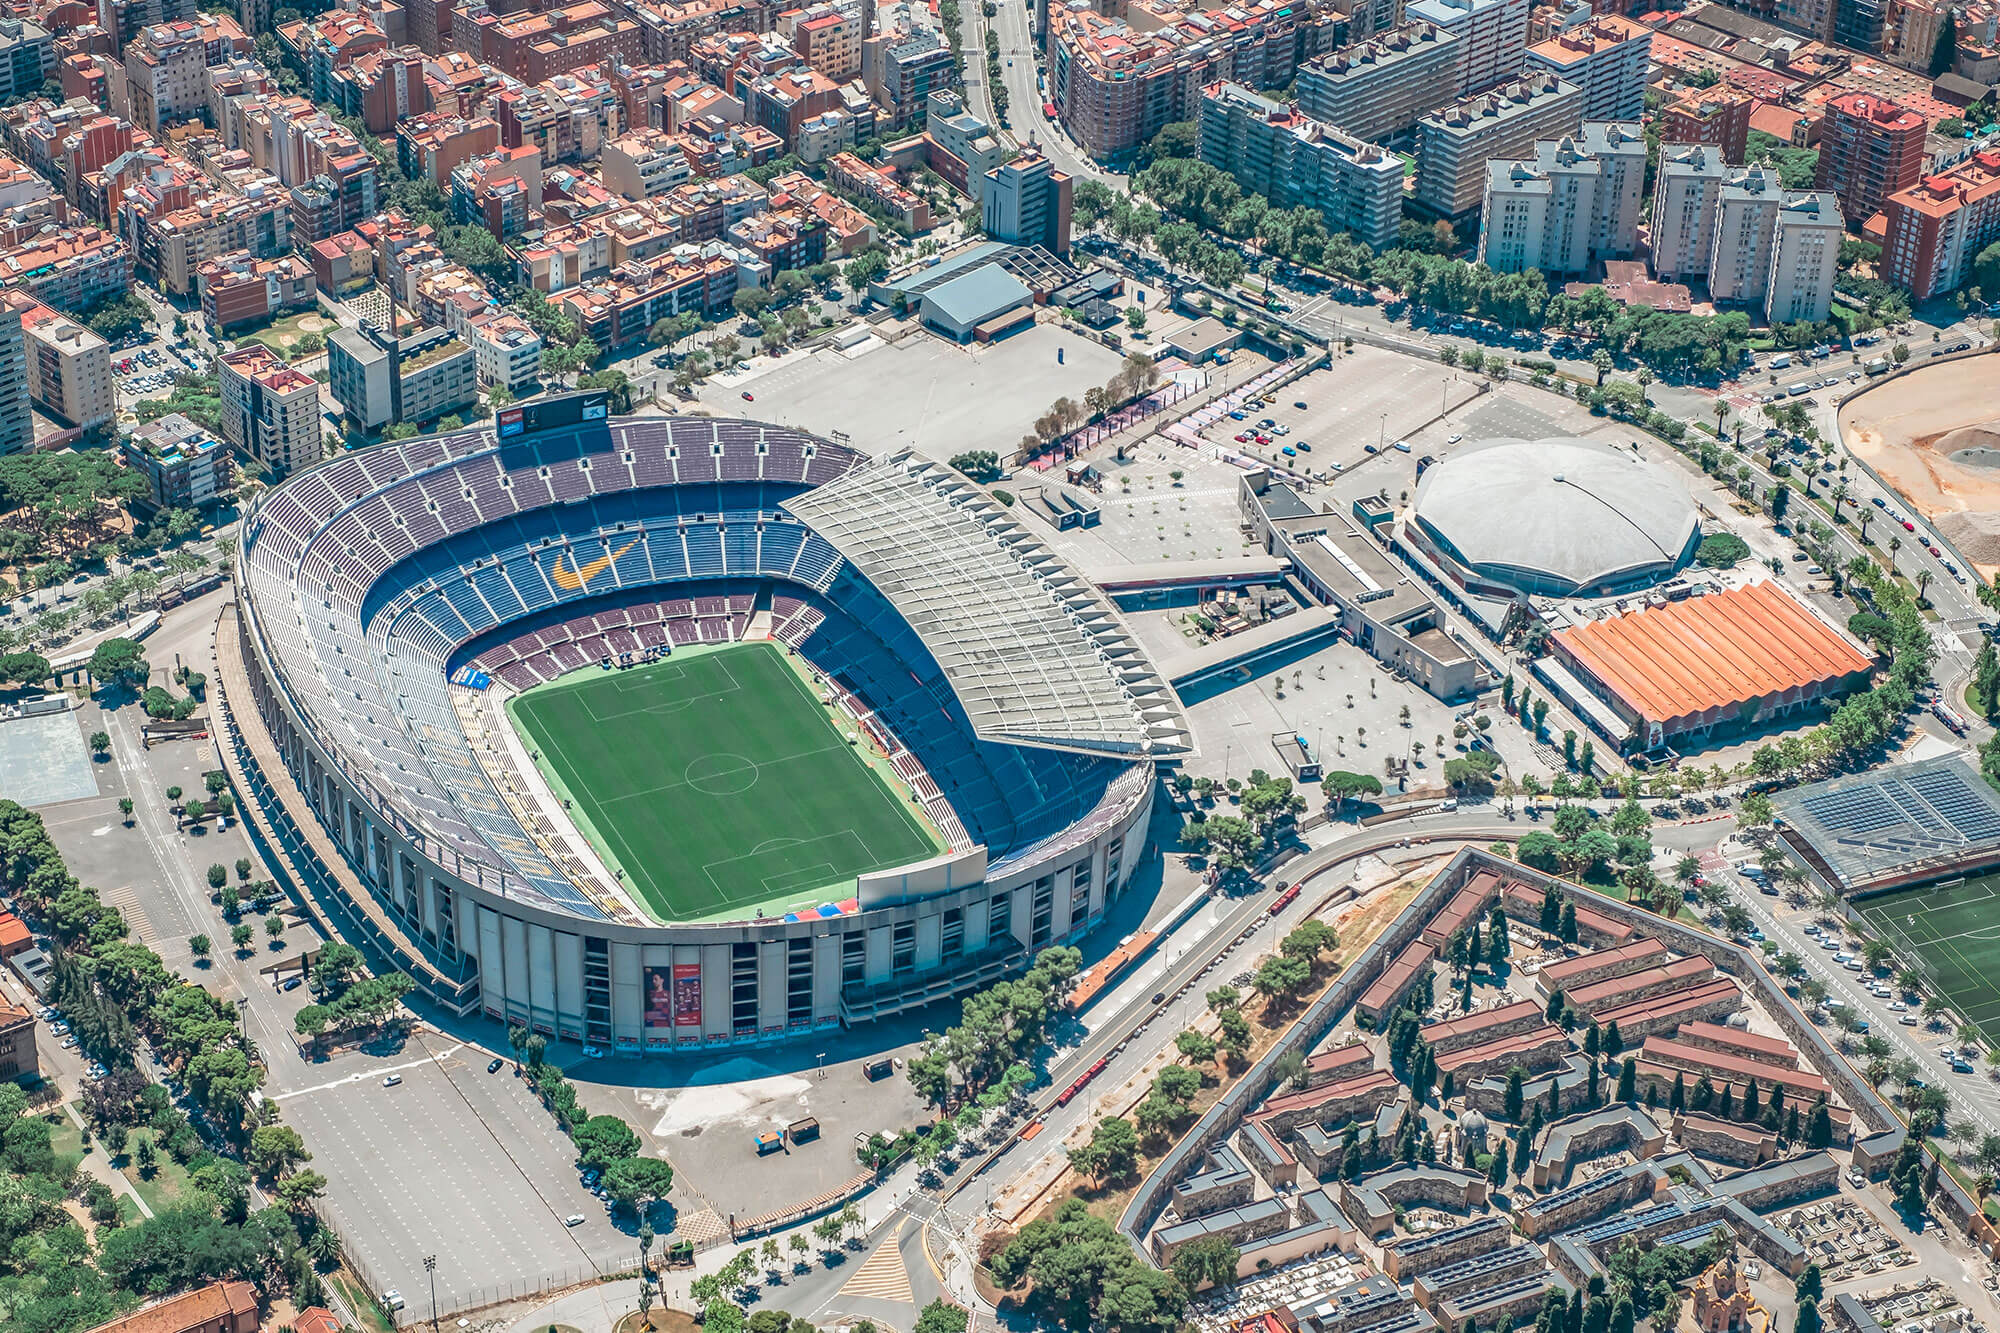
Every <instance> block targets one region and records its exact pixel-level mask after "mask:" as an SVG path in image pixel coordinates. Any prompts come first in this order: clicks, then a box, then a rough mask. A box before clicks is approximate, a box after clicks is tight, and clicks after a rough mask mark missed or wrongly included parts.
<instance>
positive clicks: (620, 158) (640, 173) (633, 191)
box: [598, 129, 694, 199]
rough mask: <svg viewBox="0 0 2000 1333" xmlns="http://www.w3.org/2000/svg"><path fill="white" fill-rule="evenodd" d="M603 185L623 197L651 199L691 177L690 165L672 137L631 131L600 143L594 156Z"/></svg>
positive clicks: (658, 133) (689, 179)
mask: <svg viewBox="0 0 2000 1333" xmlns="http://www.w3.org/2000/svg"><path fill="white" fill-rule="evenodd" d="M598 169H599V172H600V174H601V177H602V179H603V181H604V188H605V189H607V190H610V191H612V192H613V193H614V194H617V195H620V196H622V197H623V198H626V199H653V198H657V197H658V196H660V195H663V194H665V193H667V192H668V191H669V190H672V189H674V188H676V187H677V186H681V185H685V184H687V183H688V182H689V181H691V180H693V179H694V167H693V165H692V164H690V163H689V161H688V158H687V155H686V154H685V153H683V152H682V151H681V149H680V145H679V144H678V143H677V142H676V141H675V139H674V137H673V136H672V135H670V134H667V133H665V132H664V131H661V130H654V129H641V130H633V131H632V132H631V133H629V134H622V135H620V136H619V137H618V138H616V139H613V140H612V141H611V142H610V143H608V144H606V145H604V152H603V154H602V155H601V156H600V157H599V158H598Z"/></svg>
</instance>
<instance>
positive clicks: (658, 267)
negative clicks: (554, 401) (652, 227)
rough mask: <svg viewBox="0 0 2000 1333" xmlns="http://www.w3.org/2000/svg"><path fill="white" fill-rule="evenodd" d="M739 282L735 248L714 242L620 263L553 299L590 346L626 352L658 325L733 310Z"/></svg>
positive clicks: (680, 247)
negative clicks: (671, 318)
mask: <svg viewBox="0 0 2000 1333" xmlns="http://www.w3.org/2000/svg"><path fill="white" fill-rule="evenodd" d="M740 277H741V270H740V267H739V259H738V256H737V253H736V251H735V250H734V248H733V247H731V246H728V245H725V244H722V243H719V242H712V243H709V244H706V245H681V246H675V247H674V248H673V249H672V250H671V251H669V252H668V253H665V254H660V255H655V256H654V257H652V258H650V259H643V260H633V261H631V262H629V263H625V264H620V265H618V266H617V267H616V268H614V269H612V270H611V272H609V273H608V274H606V275H605V276H603V277H601V278H591V279H587V280H585V281H583V282H581V283H578V284H577V285H575V286H573V287H569V288H566V289H565V290H563V291H562V292H561V293H560V294H559V295H557V296H556V297H555V298H554V299H555V300H556V301H557V302H558V303H560V304H561V305H562V307H563V309H564V311H565V312H566V313H567V314H569V315H570V317H571V318H573V319H575V320H576V322H577V326H578V327H579V328H581V329H582V330H583V332H584V334H585V336H587V337H588V338H589V339H590V340H591V341H592V342H594V343H596V344H597V345H598V346H599V347H602V348H604V349H605V350H607V351H622V350H623V349H625V348H628V347H634V346H637V345H638V344H640V343H643V342H644V341H645V340H646V334H647V331H648V330H650V329H651V328H652V327H653V325H654V324H655V323H657V322H658V321H660V320H662V319H666V318H668V317H669V316H672V315H677V314H680V313H681V312H682V311H684V310H692V311H696V312H698V313H701V314H704V315H708V316H714V315H716V314H718V313H720V312H721V311H724V310H727V309H728V308H729V305H730V302H731V301H732V300H733V299H734V298H735V296H736V291H737V286H738V282H739V280H740Z"/></svg>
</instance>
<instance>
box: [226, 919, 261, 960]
mask: <svg viewBox="0 0 2000 1333" xmlns="http://www.w3.org/2000/svg"><path fill="white" fill-rule="evenodd" d="M256 936H257V932H256V930H255V929H254V928H253V927H252V926H251V925H250V923H249V922H247V921H239V922H237V923H236V924H235V925H234V926H232V927H230V930H229V942H230V943H231V944H234V945H235V946H236V949H237V952H239V953H241V952H242V951H243V950H245V949H247V948H249V947H250V941H251V940H253V939H255V938H256Z"/></svg>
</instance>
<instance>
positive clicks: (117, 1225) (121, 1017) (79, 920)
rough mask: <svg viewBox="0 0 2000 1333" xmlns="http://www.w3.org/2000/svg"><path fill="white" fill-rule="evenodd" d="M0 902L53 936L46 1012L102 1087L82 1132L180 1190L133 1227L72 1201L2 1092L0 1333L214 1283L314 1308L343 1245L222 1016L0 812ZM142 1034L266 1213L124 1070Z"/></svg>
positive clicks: (191, 1129) (3, 806) (93, 1090)
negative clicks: (89, 1229)
mask: <svg viewBox="0 0 2000 1333" xmlns="http://www.w3.org/2000/svg"><path fill="white" fill-rule="evenodd" d="M0 888H4V889H5V890H6V891H7V892H8V893H10V894H11V895H12V896H13V898H14V901H15V904H16V906H17V907H18V908H19V909H20V910H21V911H22V912H23V913H24V914H25V915H27V916H28V917H30V918H31V919H32V920H33V921H34V922H35V923H36V924H37V925H38V926H40V927H41V928H42V930H43V931H45V932H46V933H47V935H48V936H49V938H50V940H51V942H52V944H53V952H54V955H55V956H54V968H53V977H52V981H51V988H50V997H51V999H52V1000H53V1002H54V1003H56V1004H57V1005H59V1006H60V1007H61V1008H62V1009H63V1011H64V1014H65V1016H66V1018H67V1019H68V1021H69V1023H70V1028H71V1031H72V1032H73V1033H74V1034H75V1036H76V1037H77V1039H78V1042H79V1044H80V1045H81V1046H82V1048H83V1049H84V1050H86V1051H88V1052H89V1053H90V1054H92V1055H93V1056H95V1057H96V1058H97V1059H99V1060H101V1061H102V1062H103V1063H104V1064H105V1065H106V1066H107V1067H108V1068H109V1070H110V1073H109V1074H108V1076H107V1077H105V1078H103V1079H100V1080H95V1081H93V1082H91V1083H89V1084H87V1085H85V1087H84V1089H83V1091H82V1096H81V1104H82V1111H83V1113H84V1115H85V1117H86V1124H87V1125H88V1126H89V1128H90V1129H91V1130H92V1131H93V1132H94V1133H96V1134H98V1135H100V1136H102V1139H103V1141H104V1143H105V1144H106V1146H107V1147H108V1148H110V1150H111V1151H113V1152H114V1153H122V1152H124V1151H125V1150H126V1148H127V1147H128V1146H130V1147H131V1149H132V1151H133V1152H134V1153H135V1155H136V1159H137V1164H138V1166H139V1169H140V1171H141V1173H142V1174H146V1173H150V1172H152V1171H154V1170H157V1169H158V1167H159V1164H160V1158H161V1154H162V1153H164V1154H166V1155H168V1156H170V1157H171V1158H172V1159H173V1161H174V1162H176V1163H178V1164H179V1165H180V1167H181V1168H183V1169H184V1171H185V1172H186V1175H187V1177H188V1180H189V1182H190V1188H188V1189H185V1190H184V1191H183V1192H182V1193H181V1194H180V1195H179V1196H178V1197H177V1198H176V1199H175V1201H174V1203H173V1204H172V1205H171V1206H170V1207H168V1208H165V1209H162V1210H161V1211H159V1212H158V1213H157V1215H156V1216H154V1217H152V1218H150V1219H148V1220H146V1221H143V1222H131V1221H130V1220H129V1219H128V1218H126V1216H125V1215H124V1214H123V1213H122V1211H121V1209H120V1206H119V1203H118V1201H117V1200H116V1199H115V1198H114V1197H112V1196H111V1195H110V1194H109V1191H106V1190H103V1189H102V1188H101V1187H96V1188H93V1187H89V1186H84V1185H83V1184H82V1182H81V1180H80V1177H79V1176H78V1175H77V1173H76V1169H75V1167H76V1162H75V1159H74V1158H68V1159H59V1158H57V1157H56V1156H55V1155H54V1153H53V1151H52V1149H51V1141H50V1137H49V1121H47V1120H45V1119H43V1118H40V1117H35V1116H30V1115H28V1114H26V1103H25V1098H24V1097H23V1096H22V1094H21V1091H20V1089H19V1088H17V1087H15V1086H13V1085H11V1084H6V1085H0V1155H4V1158H5V1167H6V1170H7V1173H8V1175H9V1177H10V1180H9V1182H8V1184H9V1186H10V1187H9V1188H7V1189H5V1190H0V1194H4V1196H5V1197H7V1198H10V1199H12V1200H13V1201H14V1204H13V1205H9V1206H6V1207H0V1251H4V1252H5V1253H7V1254H8V1255H10V1256H11V1259H10V1262H9V1264H8V1265H7V1266H6V1269H5V1271H4V1273H0V1307H4V1308H6V1309H7V1311H8V1321H9V1327H18V1328H22V1329H29V1330H37V1331H38V1333H70V1331H71V1330H76V1329H81V1328H86V1327H89V1326H92V1325H95V1324H97V1323H101V1322H103V1321H104V1320H106V1319H108V1318H110V1317H112V1316H113V1315H115V1314H117V1313H118V1312H119V1311H121V1310H123V1309H125V1308H129V1307H130V1306H132V1305H134V1304H136V1303H138V1301H139V1300H140V1299H141V1298H142V1297H153V1296H157V1295H160V1294H164V1293H167V1292H171V1291H176V1290H180V1289H182V1288H185V1287H187V1286H191V1285H194V1284H198V1283H201V1282H206V1281H214V1280H217V1279H224V1278H246V1279H249V1280H251V1281H253V1282H255V1283H257V1284H258V1286H259V1287H260V1289H261V1290H263V1291H264V1292H266V1293H267V1294H268V1293H272V1292H276V1291H289V1292H290V1294H291V1295H292V1296H293V1298H294V1300H295V1302H296V1303H298V1304H301V1305H304V1304H310V1303H314V1302H317V1301H322V1300H324V1293H323V1291H322V1290H321V1287H320V1282H319V1277H318V1273H317V1271H316V1268H317V1267H323V1266H326V1265H329V1264H331V1263H333V1262H335V1261H336V1260H337V1259H338V1256H339V1242H338V1239H337V1238H336V1237H335V1236H334V1235H333V1234H332V1232H330V1231H328V1230H326V1229H325V1228H324V1227H323V1226H322V1225H321V1224H320V1223H318V1222H317V1221H316V1220H315V1219H314V1218H313V1217H312V1216H311V1214H310V1211H309V1207H310V1204H311V1202H312V1200H313V1199H314V1198H315V1197H317V1195H318V1194H319V1192H320V1191H321V1190H322V1189H323V1188H324V1186H325V1180H324V1178H323V1177H321V1176H319V1175H318V1173H316V1172H312V1171H308V1170H304V1169H302V1168H303V1167H304V1164H305V1163H306V1162H307V1161H308V1160H309V1157H308V1155H307V1154H306V1153H305V1151H304V1145H303V1143H302V1142H300V1141H299V1140H298V1137H297V1135H296V1134H295V1133H294V1132H292V1131H290V1130H287V1129H284V1128H283V1127H281V1126H277V1125H276V1124H275V1122H276V1119H277V1115H278V1109H277V1104H276V1103H275V1102H272V1101H270V1100H268V1099H256V1098H255V1097H254V1094H255V1090H256V1088H257V1087H258V1085H259V1084H260V1083H261V1082H262V1080H263V1070H262V1068H261V1067H260V1066H259V1064H258V1063H257V1053H256V1049H255V1047H254V1046H253V1045H252V1044H251V1043H250V1041H249V1040H248V1038H247V1037H246V1036H245V1035H244V1034H243V1033H242V1031H241V1030H240V1028H239V1027H238V1023H237V1018H236V1010H235V1006H234V1005H231V1004H229V1003H227V1002H225V1001H223V1000H220V999H218V998H217V997H215V996H213V995H211V994H209V993H208V992H207V991H206V990H203V989H202V988H201V987H199V986H195V985H191V984H189V983H187V982H186V981H185V980H183V979H182V978H181V977H179V976H177V975H175V974H174V973H172V972H170V971H168V970H167V968H166V966H165V964H164V963H163V962H162V960H161V959H160V957H159V955H157V954H155V953H154V952H153V951H152V950H151V949H149V948H147V947H146V946H144V945H142V944H138V943H135V942H133V941H131V940H129V939H128V938H126V935H127V931H126V927H125V923H124V921H123V920H122V919H121V918H120V916H119V914H118V913H117V911H116V910H115V909H113V908H110V907H108V906H106V905H105V904H104V903H103V902H102V901H101V899H100V898H99V897H98V894H97V891H96V890H95V889H92V888H89V887H87V886H85V885H83V884H81V883H79V882H78V881H77V880H76V878H75V877H74V876H73V875H71V874H70V873H69V871H68V868H67V866H66V865H65V864H64V862H63V860H62V857H61V855H60V853H59V852H58V851H57V849H56V847H55V845H54V844H53V842H52V841H50V839H49V837H48V834H47V830H46V829H45V828H44V826H43V824H42V821H41V819H40V818H39V817H38V816H37V815H35V814H34V813H33V812H31V811H28V810H25V809H23V808H22V807H21V806H19V805H17V804H15V803H14V802H12V801H0ZM140 1033H144V1034H145V1035H146V1036H147V1037H148V1038H149V1039H150V1041H151V1044H152V1047H153V1050H154V1052H155V1054H156V1056H157V1057H158V1058H159V1059H160V1061H161V1062H162V1063H164V1064H166V1065H167V1066H168V1067H170V1068H173V1069H174V1070H176V1071H177V1073H178V1074H179V1076H180V1078H181V1079H182V1081H183V1082H184V1083H185V1084H186V1086H187V1089H188V1095H189V1097H190V1098H191V1099H192V1100H193V1101H194V1102H195V1104H196V1105H197V1106H198V1107H199V1108H200V1110H201V1112H202V1115H203V1118H204V1120H205V1122H206V1123H207V1124H208V1125H210V1126H212V1127H213V1128H214V1130H215V1131H216V1132H217V1133H218V1134H220V1135H221V1136H223V1137H224V1138H225V1139H226V1140H227V1141H228V1142H230V1143H233V1144H235V1145H237V1147H239V1148H241V1149H245V1150H247V1151H248V1152H249V1154H250V1157H251V1160H252V1162H253V1164H254V1165H255V1166H256V1167H257V1169H258V1171H259V1173H260V1174H263V1175H264V1176H266V1178H267V1179H268V1180H269V1182H270V1184H271V1189H272V1193H273V1194H274V1195H275V1196H276V1197H277V1198H278V1200H279V1206H276V1207H273V1208H269V1209H266V1210H264V1211H262V1212H259V1213H255V1214H252V1213H251V1212H250V1208H249V1183H250V1173H249V1172H248V1171H246V1170H245V1169H244V1167H243V1166H242V1165H240V1164H239V1163H237V1162H236V1161H233V1160H230V1159H229V1158H227V1157H224V1156H221V1155H218V1154H217V1153H216V1152H214V1151H211V1149H210V1147H209V1146H208V1145H207V1144H205V1143H204V1142H203V1139H202V1136H201V1134H200V1133H198V1132H197V1130H196V1128H195V1126H194V1124H193V1123H192V1122H191V1121H190V1119H189V1117H188V1116H187V1114H186V1113H184V1112H183V1111H182V1110H180V1109H179V1108H178V1107H176V1106H174V1105H173V1102H172V1099H171V1098H170V1097H169V1096H168V1094H167V1092H166V1090H165V1089H164V1088H161V1087H159V1086H158V1085H155V1084H151V1083H148V1082H147V1080H146V1079H145V1078H144V1077H143V1076H142V1075H141V1074H140V1073H139V1072H138V1071H137V1070H136V1069H135V1068H134V1067H133V1063H132V1051H133V1047H134V1045H135V1040H136V1037H137V1036H138V1034H140ZM79 1191H81V1193H82V1197H83V1199H84V1202H85V1204H86V1206H87V1209H88V1212H89V1216H90V1219H91V1221H92V1222H93V1223H95V1224H96V1226H97V1234H96V1241H95V1246H94V1248H93V1245H92V1242H91V1240H90V1239H89V1237H88V1235H87V1234H86V1232H85V1231H84V1230H83V1228H82V1227H80V1226H79V1225H77V1223H76V1222H75V1221H74V1220H73V1219H72V1218H71V1216H70V1215H69V1214H68V1213H66V1212H64V1211H63V1209H62V1208H61V1206H60V1205H61V1201H62V1199H63V1197H64V1196H65V1195H66V1194H74V1193H77V1192H79ZM14 1205H19V1206H14Z"/></svg>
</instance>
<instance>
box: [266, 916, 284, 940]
mask: <svg viewBox="0 0 2000 1333" xmlns="http://www.w3.org/2000/svg"><path fill="white" fill-rule="evenodd" d="M264 933H265V934H266V935H268V936H270V937H271V938H272V939H274V940H275V939H277V938H279V937H280V936H282V935H283V934H284V933H285V918H283V917H281V916H279V915H278V914H277V913H276V912H273V913H272V914H271V915H270V916H267V917H265V918H264Z"/></svg>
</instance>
